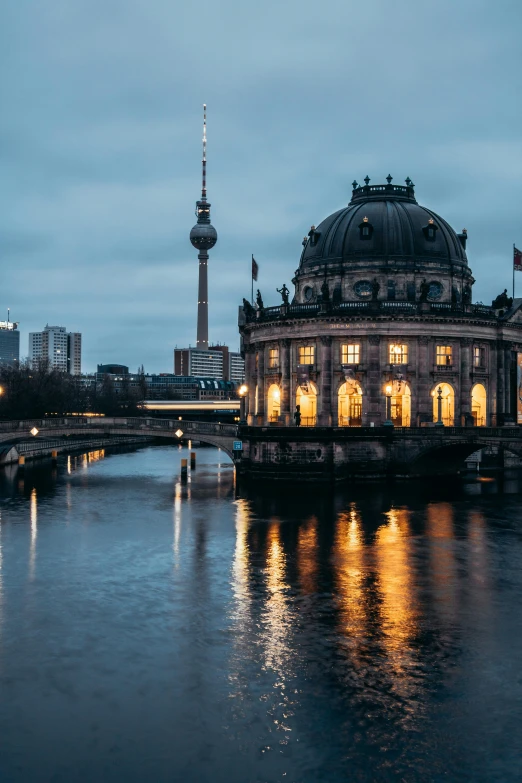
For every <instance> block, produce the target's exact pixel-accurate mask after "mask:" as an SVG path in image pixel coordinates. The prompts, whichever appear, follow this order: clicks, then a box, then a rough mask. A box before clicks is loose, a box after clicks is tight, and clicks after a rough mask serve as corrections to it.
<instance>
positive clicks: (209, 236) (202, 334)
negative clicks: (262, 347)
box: [190, 103, 218, 349]
mask: <svg viewBox="0 0 522 783" xmlns="http://www.w3.org/2000/svg"><path fill="white" fill-rule="evenodd" d="M196 215H197V218H198V222H197V223H196V225H195V226H194V228H193V229H192V231H191V232H190V241H191V242H192V244H193V246H194V247H195V248H196V250H198V251H199V252H198V260H199V283H198V333H197V343H196V346H197V347H198V348H204V349H207V348H208V251H209V250H210V248H212V247H214V245H215V244H216V242H217V238H218V237H217V231H216V229H215V228H214V226H213V225H212V224H211V222H210V204H209V203H208V201H207V105H206V103H204V104H203V160H202V186H201V199H200V200H199V201H196Z"/></svg>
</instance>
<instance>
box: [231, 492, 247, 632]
mask: <svg viewBox="0 0 522 783" xmlns="http://www.w3.org/2000/svg"><path fill="white" fill-rule="evenodd" d="M234 505H235V507H236V546H235V549H234V562H233V566H232V591H233V594H234V612H233V618H234V620H235V622H236V624H237V626H238V628H240V629H241V628H242V629H244V626H245V623H246V621H247V619H248V617H249V608H250V586H249V583H248V580H249V570H250V563H249V556H250V548H249V545H248V529H249V524H250V509H249V506H248V503H247V501H246V500H243V499H241V498H239V499H238V500H236V501H235V504H234Z"/></svg>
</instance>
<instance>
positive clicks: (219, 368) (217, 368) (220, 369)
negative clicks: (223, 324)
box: [174, 345, 245, 383]
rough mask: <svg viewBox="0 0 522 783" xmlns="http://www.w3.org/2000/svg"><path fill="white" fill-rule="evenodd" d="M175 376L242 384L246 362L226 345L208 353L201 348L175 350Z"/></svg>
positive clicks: (215, 346) (218, 346)
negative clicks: (216, 379) (215, 379)
mask: <svg viewBox="0 0 522 783" xmlns="http://www.w3.org/2000/svg"><path fill="white" fill-rule="evenodd" d="M174 375H186V376H194V377H196V378H222V379H223V380H225V381H234V382H235V383H242V382H243V379H244V375H245V361H244V359H243V358H242V356H241V354H240V353H234V352H232V351H229V350H228V346H226V345H214V346H212V347H211V348H209V349H208V350H206V351H202V350H200V349H199V348H175V349H174Z"/></svg>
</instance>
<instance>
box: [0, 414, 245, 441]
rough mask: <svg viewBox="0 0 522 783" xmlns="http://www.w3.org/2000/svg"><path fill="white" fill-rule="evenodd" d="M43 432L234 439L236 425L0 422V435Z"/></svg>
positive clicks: (99, 419)
mask: <svg viewBox="0 0 522 783" xmlns="http://www.w3.org/2000/svg"><path fill="white" fill-rule="evenodd" d="M34 428H35V429H37V430H38V432H42V434H43V433H46V432H49V431H52V430H64V429H71V430H72V429H75V430H82V429H91V430H92V429H96V430H98V429H99V430H100V431H104V430H105V431H106V430H110V429H115V428H116V429H128V430H132V431H134V432H135V431H136V430H143V433H144V435H145V434H150V433H154V432H166V431H167V432H170V431H172V434H173V435H174V434H175V433H176V431H177V430H178V429H179V430H182V432H183V434H184V435H185V434H187V433H189V434H194V435H197V434H200V435H220V436H222V437H231V438H233V437H235V435H236V432H237V426H236V425H235V424H221V423H219V422H206V421H184V420H183V419H181V420H179V419H154V418H151V417H149V416H147V417H145V416H144V417H131V418H125V417H121V418H120V417H113V416H92V417H91V416H66V417H59V416H57V417H53V418H48V419H28V420H24V421H2V422H0V433H13V435H16V436H22V437H27V435H29V433H30V432H31V430H32V429H34Z"/></svg>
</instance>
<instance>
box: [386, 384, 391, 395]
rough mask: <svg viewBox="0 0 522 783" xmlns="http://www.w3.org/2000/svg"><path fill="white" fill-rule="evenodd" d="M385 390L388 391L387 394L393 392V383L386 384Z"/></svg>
mask: <svg viewBox="0 0 522 783" xmlns="http://www.w3.org/2000/svg"><path fill="white" fill-rule="evenodd" d="M385 391H386V394H391V393H392V387H391V385H390V384H388V385H387V386H386V389H385Z"/></svg>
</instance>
